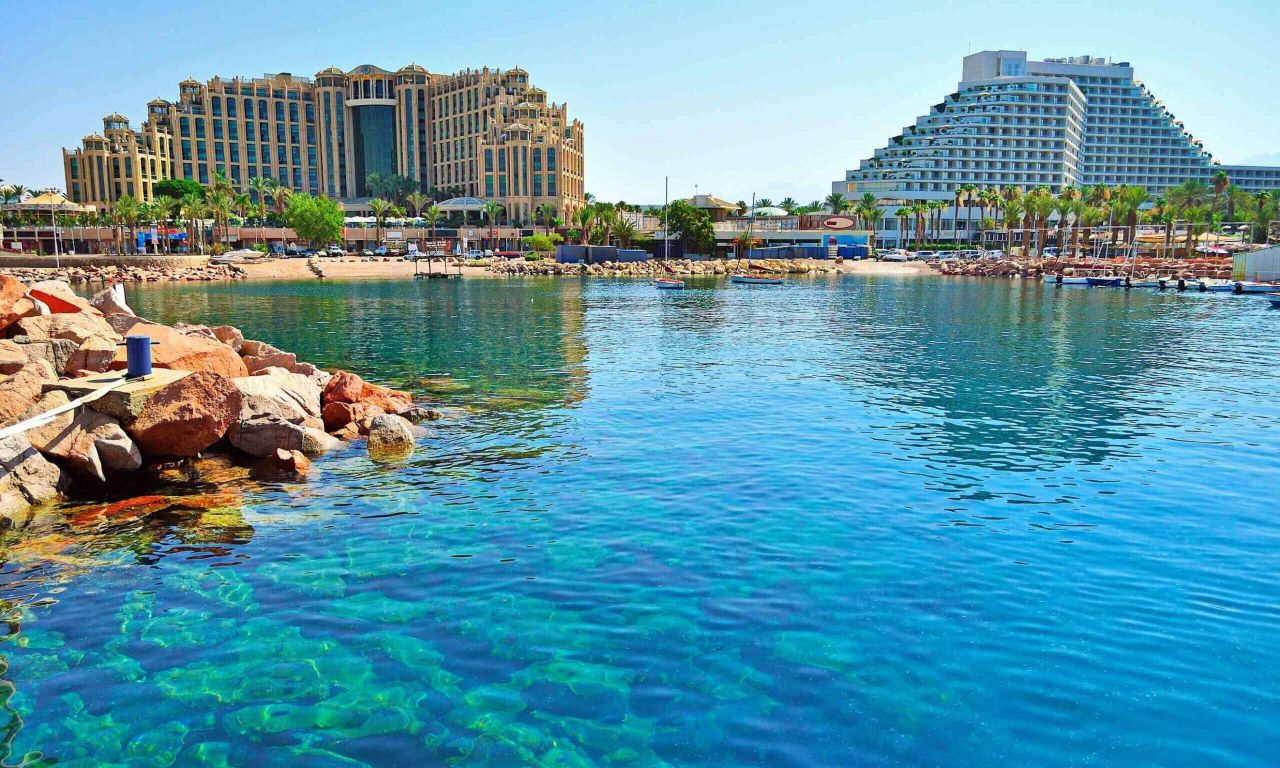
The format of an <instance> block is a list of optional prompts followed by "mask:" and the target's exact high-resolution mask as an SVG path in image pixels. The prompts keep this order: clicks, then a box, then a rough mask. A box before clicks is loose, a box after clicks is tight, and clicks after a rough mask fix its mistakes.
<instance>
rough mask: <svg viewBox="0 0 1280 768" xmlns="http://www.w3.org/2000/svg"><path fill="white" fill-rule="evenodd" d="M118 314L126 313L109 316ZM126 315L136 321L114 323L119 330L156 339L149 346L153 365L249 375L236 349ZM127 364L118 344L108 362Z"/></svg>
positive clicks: (230, 375)
mask: <svg viewBox="0 0 1280 768" xmlns="http://www.w3.org/2000/svg"><path fill="white" fill-rule="evenodd" d="M121 317H126V316H124V315H115V316H113V318H112V319H113V320H118V319H119V318H121ZM128 319H130V320H135V322H133V323H130V324H128V325H123V324H117V326H116V327H117V328H118V329H119V328H121V327H123V328H124V330H123V331H121V333H122V334H123V335H126V336H134V335H145V336H150V337H151V340H152V341H156V342H159V343H158V344H155V345H153V346H152V347H151V364H152V365H153V366H155V367H156V368H172V369H173V370H177V371H207V372H209V373H216V374H219V375H221V376H226V377H227V378H235V377H237V376H248V375H249V371H248V369H247V368H245V365H244V361H242V360H241V359H240V356H239V355H237V354H236V353H235V350H233V349H232V348H231V347H228V346H227V345H226V344H223V343H221V342H219V341H214V340H212V339H206V338H201V337H198V336H188V335H186V334H184V333H182V332H181V331H178V330H175V329H173V328H170V327H169V326H167V325H159V324H156V323H148V322H147V321H145V320H137V319H136V318H128ZM127 366H128V355H127V353H126V351H125V348H124V347H120V349H119V351H118V352H117V353H116V357H115V360H114V361H113V362H112V363H111V368H112V369H114V370H122V369H124V368H125V367H127Z"/></svg>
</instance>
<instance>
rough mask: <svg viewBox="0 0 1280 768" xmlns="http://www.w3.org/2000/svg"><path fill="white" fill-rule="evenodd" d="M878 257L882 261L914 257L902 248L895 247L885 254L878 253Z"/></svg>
mask: <svg viewBox="0 0 1280 768" xmlns="http://www.w3.org/2000/svg"><path fill="white" fill-rule="evenodd" d="M876 258H877V259H880V260H881V261H910V260H911V259H912V258H913V257H912V255H911V254H910V253H908V252H906V251H904V250H902V249H901V248H894V249H892V250H889V251H886V252H885V253H883V254H880V253H877V254H876Z"/></svg>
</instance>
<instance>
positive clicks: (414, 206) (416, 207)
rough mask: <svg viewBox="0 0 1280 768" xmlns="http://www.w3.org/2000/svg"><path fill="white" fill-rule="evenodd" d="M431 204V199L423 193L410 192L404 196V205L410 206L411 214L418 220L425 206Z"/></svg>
mask: <svg viewBox="0 0 1280 768" xmlns="http://www.w3.org/2000/svg"><path fill="white" fill-rule="evenodd" d="M429 202H431V198H429V197H427V196H426V195H425V194H423V193H422V192H410V193H409V194H407V195H405V196H404V204H405V205H406V206H408V208H409V213H410V215H412V216H413V217H414V218H417V217H418V216H419V215H420V214H421V213H422V208H423V206H425V205H426V204H427V203H429Z"/></svg>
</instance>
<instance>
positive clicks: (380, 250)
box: [373, 245, 391, 256]
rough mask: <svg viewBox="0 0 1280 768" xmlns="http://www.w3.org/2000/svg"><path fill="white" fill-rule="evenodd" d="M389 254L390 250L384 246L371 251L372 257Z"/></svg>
mask: <svg viewBox="0 0 1280 768" xmlns="http://www.w3.org/2000/svg"><path fill="white" fill-rule="evenodd" d="M389 253H391V249H389V248H387V246H385V245H380V246H378V247H377V248H374V249H373V255H374V256H386V255H387V254H389Z"/></svg>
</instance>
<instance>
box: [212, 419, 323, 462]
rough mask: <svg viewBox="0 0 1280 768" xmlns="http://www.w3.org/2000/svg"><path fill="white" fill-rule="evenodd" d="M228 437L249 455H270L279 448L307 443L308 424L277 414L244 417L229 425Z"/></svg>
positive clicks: (300, 445)
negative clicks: (287, 419)
mask: <svg viewBox="0 0 1280 768" xmlns="http://www.w3.org/2000/svg"><path fill="white" fill-rule="evenodd" d="M241 413H244V408H243V407H242V408H241ZM227 440H228V441H229V442H230V443H231V444H232V445H234V446H235V447H236V448H238V449H239V450H241V451H243V452H245V453H247V454H249V455H250V456H267V455H270V454H271V453H273V452H275V451H276V450H277V449H284V450H286V451H300V450H302V449H303V447H304V445H305V443H306V427H304V426H303V425H302V424H296V423H294V422H291V421H286V420H285V419H283V418H281V417H279V416H275V415H265V416H257V417H254V418H249V419H244V418H241V419H237V420H236V421H235V422H234V423H232V424H231V426H230V427H229V428H228V429H227Z"/></svg>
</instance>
